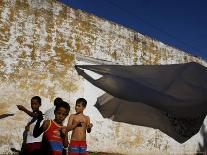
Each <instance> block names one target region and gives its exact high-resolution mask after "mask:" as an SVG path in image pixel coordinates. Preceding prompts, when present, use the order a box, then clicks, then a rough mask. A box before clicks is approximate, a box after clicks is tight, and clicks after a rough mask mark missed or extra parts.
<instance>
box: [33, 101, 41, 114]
mask: <svg viewBox="0 0 207 155" xmlns="http://www.w3.org/2000/svg"><path fill="white" fill-rule="evenodd" d="M40 106H41V104H40V103H39V102H38V100H36V99H32V100H31V108H32V110H33V111H38V110H39V108H40Z"/></svg>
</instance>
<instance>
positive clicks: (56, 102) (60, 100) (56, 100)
mask: <svg viewBox="0 0 207 155" xmlns="http://www.w3.org/2000/svg"><path fill="white" fill-rule="evenodd" d="M62 101H63V100H62V98H60V97H57V98H55V100H54V105H55V106H57V105H58V104H59V103H60V102H62Z"/></svg>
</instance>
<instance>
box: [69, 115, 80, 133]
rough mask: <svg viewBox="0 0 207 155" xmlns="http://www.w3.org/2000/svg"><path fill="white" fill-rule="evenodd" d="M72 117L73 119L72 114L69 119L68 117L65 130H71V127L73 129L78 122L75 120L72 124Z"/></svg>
mask: <svg viewBox="0 0 207 155" xmlns="http://www.w3.org/2000/svg"><path fill="white" fill-rule="evenodd" d="M73 119H74V115H73V114H72V115H70V117H69V119H68V124H67V131H71V130H73V129H75V128H76V127H77V125H78V123H79V122H75V123H74V124H73Z"/></svg>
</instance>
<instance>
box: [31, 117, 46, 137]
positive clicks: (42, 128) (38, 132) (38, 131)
mask: <svg viewBox="0 0 207 155" xmlns="http://www.w3.org/2000/svg"><path fill="white" fill-rule="evenodd" d="M41 121H42V120H41V119H38V120H37V123H36V124H35V127H34V130H33V136H34V137H35V138H37V137H38V136H40V135H41V134H42V133H43V132H44V131H46V130H47V128H48V127H49V124H50V120H45V121H44V122H43V124H42V126H40V123H41Z"/></svg>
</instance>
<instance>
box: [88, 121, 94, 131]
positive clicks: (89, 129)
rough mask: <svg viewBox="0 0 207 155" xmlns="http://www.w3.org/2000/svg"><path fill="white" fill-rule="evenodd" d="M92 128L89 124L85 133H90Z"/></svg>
mask: <svg viewBox="0 0 207 155" xmlns="http://www.w3.org/2000/svg"><path fill="white" fill-rule="evenodd" d="M92 127H93V124H92V123H90V124H88V125H87V132H88V133H90V132H91V128H92Z"/></svg>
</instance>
